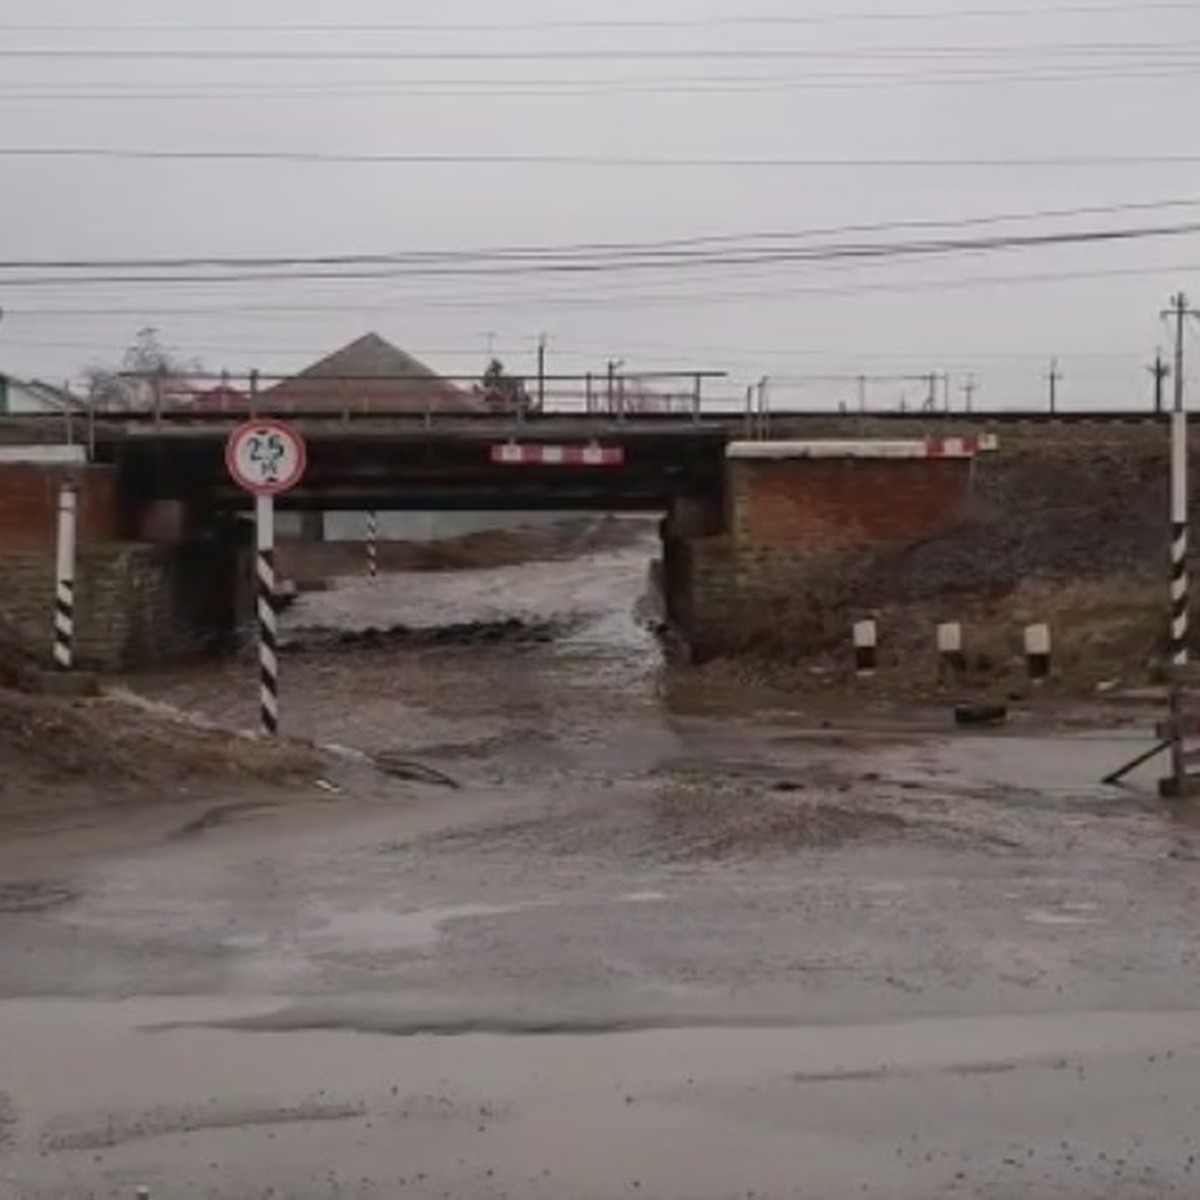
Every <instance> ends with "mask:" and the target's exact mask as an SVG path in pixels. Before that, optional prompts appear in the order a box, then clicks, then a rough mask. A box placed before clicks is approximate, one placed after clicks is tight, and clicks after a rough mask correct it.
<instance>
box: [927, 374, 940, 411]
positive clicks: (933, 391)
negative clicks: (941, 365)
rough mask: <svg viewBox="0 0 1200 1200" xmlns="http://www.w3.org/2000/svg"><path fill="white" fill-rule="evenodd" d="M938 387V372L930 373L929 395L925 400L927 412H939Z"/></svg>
mask: <svg viewBox="0 0 1200 1200" xmlns="http://www.w3.org/2000/svg"><path fill="white" fill-rule="evenodd" d="M937 385H938V377H937V372H936V371H930V373H929V395H928V396H927V397H926V398H925V411H926V412H937Z"/></svg>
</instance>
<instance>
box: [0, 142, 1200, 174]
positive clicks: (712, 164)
mask: <svg viewBox="0 0 1200 1200" xmlns="http://www.w3.org/2000/svg"><path fill="white" fill-rule="evenodd" d="M0 158H24V159H111V160H115V161H126V162H136V161H146V162H241V163H298V164H301V163H302V164H336V165H343V166H346V165H362V166H410V167H415V166H425V167H438V166H443V167H454V166H473V167H497V166H525V167H530V166H533V167H605V168H616V167H622V168H625V167H628V168H633V169H637V170H652V169H667V170H711V169H721V170H725V169H747V170H751V169H783V170H790V169H804V170H831V171H832V170H897V169H898V170H920V169H933V170H1016V169H1026V168H1036V169H1039V170H1069V169H1075V168H1078V167H1153V166H1192V165H1195V164H1196V163H1200V153H1162V154H1155V153H1129V154H1083V155H1080V154H1063V155H1042V156H1028V157H1022V156H1013V157H1007V156H999V157H969V156H968V157H963V158H925V157H909V158H906V157H893V158H888V157H875V158H851V157H845V158H834V157H789V156H778V157H775V156H765V157H757V158H756V157H737V156H731V157H727V158H722V157H711V158H710V157H699V156H698V157H679V158H665V157H662V158H660V157H654V156H649V155H626V154H488V153H479V154H472V153H442V152H428V153H424V152H419V151H416V152H385V151H380V152H353V151H333V150H330V151H325V150H173V149H136V148H133V147H120V146H2V147H0Z"/></svg>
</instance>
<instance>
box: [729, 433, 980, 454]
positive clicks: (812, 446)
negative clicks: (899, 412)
mask: <svg viewBox="0 0 1200 1200" xmlns="http://www.w3.org/2000/svg"><path fill="white" fill-rule="evenodd" d="M998 446H999V443H998V442H997V440H996V435H995V434H991V433H981V434H978V435H974V434H971V435H964V436H962V437H937V438H925V439H924V440H922V441H917V440H916V439H909V440H905V441H889V440H883V439H876V438H854V439H842V440H833V439H822V440H821V441H804V442H799V441H797V442H730V443H729V446H728V448H727V450H726V452H725V453H726V456H727V457H728V458H732V459H788V458H868V459H885V458H974V457H975V456H976V455H977V454H982V453H983V452H985V451H989V450H995V449H997V448H998Z"/></svg>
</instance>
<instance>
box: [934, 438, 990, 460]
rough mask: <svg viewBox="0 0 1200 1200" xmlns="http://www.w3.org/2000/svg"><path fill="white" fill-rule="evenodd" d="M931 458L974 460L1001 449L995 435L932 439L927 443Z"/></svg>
mask: <svg viewBox="0 0 1200 1200" xmlns="http://www.w3.org/2000/svg"><path fill="white" fill-rule="evenodd" d="M926 444H927V445H928V447H929V457H930V458H974V457H975V456H976V455H977V454H985V453H988V452H990V451H992V450H998V449H999V448H1000V441H999V439H998V438H997V437H996V435H995V434H994V433H980V434H970V435H968V436H967V437H944V438H930V439H929V441H928V442H927V443H926Z"/></svg>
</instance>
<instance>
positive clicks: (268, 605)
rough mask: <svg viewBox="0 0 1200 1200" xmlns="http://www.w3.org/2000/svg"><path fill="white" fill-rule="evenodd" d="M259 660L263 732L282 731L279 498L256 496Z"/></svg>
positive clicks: (272, 735) (269, 734)
mask: <svg viewBox="0 0 1200 1200" xmlns="http://www.w3.org/2000/svg"><path fill="white" fill-rule="evenodd" d="M254 509H255V511H254V518H255V520H254V525H255V534H256V541H257V544H258V546H257V549H258V554H257V577H258V660H259V674H260V681H261V682H260V710H261V719H262V731H263V733H264V734H266V736H267V737H275V736H276V735H277V734H278V733H279V608H278V605H277V602H276V596H275V498H274V497H273V496H269V495H268V496H256V497H255V505H254Z"/></svg>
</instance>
